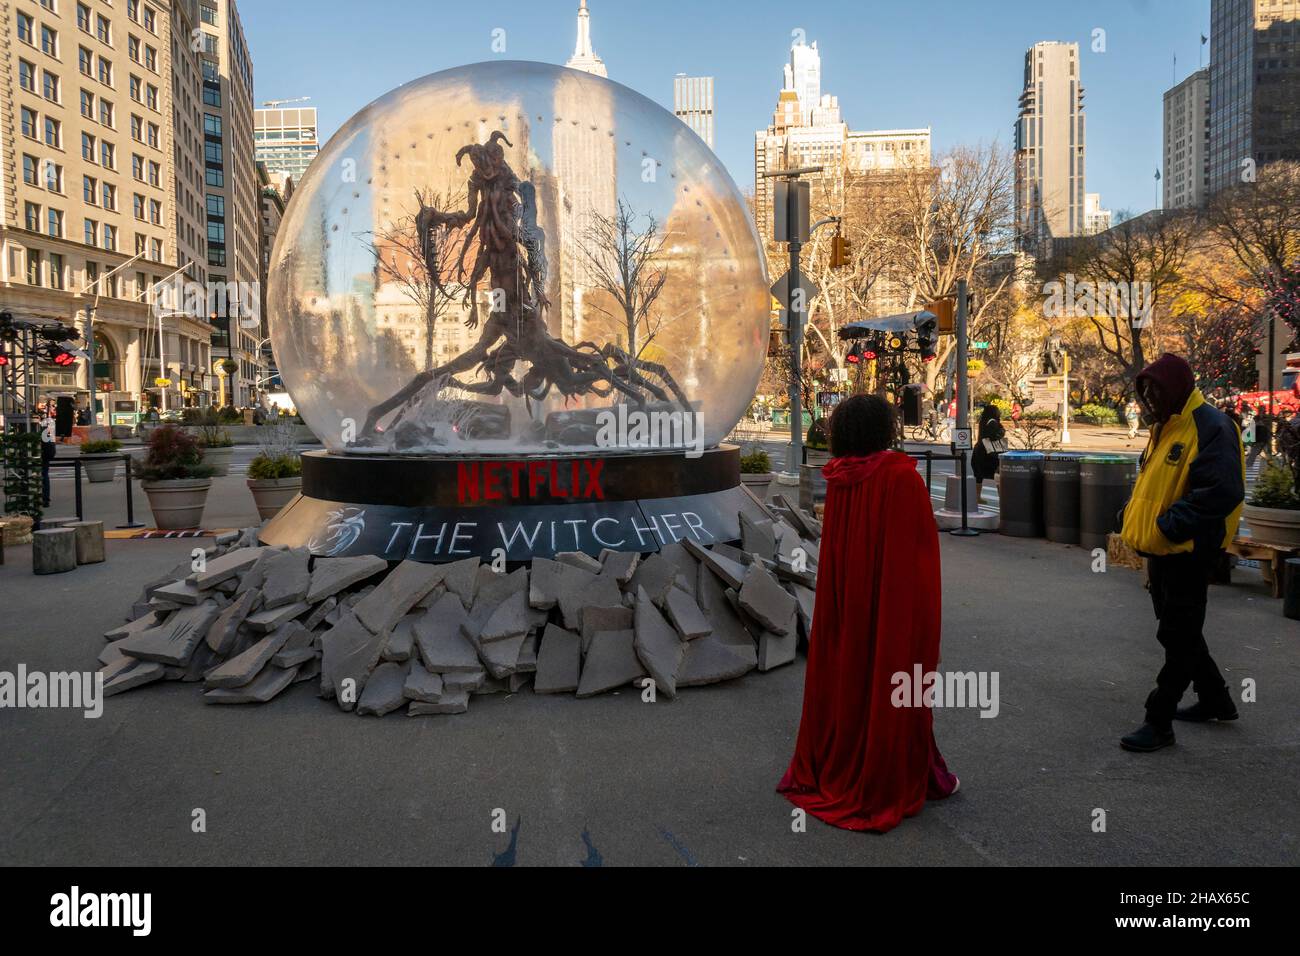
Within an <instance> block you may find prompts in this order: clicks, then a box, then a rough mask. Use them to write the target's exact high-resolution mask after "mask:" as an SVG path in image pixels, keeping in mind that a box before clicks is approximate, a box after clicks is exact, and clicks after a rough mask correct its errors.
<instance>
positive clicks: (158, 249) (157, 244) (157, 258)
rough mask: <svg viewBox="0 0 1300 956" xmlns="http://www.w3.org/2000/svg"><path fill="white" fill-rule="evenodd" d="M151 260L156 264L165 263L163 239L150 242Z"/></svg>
mask: <svg viewBox="0 0 1300 956" xmlns="http://www.w3.org/2000/svg"><path fill="white" fill-rule="evenodd" d="M149 258H150V259H152V260H153V261H154V262H162V261H163V244H162V240H161V239H150V240H149Z"/></svg>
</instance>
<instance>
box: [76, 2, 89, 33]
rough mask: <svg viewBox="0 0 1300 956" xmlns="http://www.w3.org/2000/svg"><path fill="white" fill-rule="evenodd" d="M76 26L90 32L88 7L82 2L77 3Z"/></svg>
mask: <svg viewBox="0 0 1300 956" xmlns="http://www.w3.org/2000/svg"><path fill="white" fill-rule="evenodd" d="M77 26H78V27H79V28H80V29H82V30H84V31H85V32H86V33H89V32H90V7H88V6H86V5H85V4H84V3H79V4H77Z"/></svg>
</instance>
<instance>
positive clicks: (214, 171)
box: [204, 166, 226, 264]
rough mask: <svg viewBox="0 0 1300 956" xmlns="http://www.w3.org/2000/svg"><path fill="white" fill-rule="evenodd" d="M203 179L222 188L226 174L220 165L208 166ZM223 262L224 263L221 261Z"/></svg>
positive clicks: (224, 184)
mask: <svg viewBox="0 0 1300 956" xmlns="http://www.w3.org/2000/svg"><path fill="white" fill-rule="evenodd" d="M204 181H205V182H206V183H207V184H208V185H209V186H215V187H217V188H218V189H224V188H225V186H226V174H225V173H224V172H223V171H222V169H221V167H220V166H215V167H214V166H209V167H207V169H206V170H205V175H204ZM221 264H224V263H221Z"/></svg>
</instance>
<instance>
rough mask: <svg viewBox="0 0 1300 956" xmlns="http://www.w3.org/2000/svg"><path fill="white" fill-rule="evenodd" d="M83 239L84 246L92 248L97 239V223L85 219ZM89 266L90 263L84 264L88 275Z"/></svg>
mask: <svg viewBox="0 0 1300 956" xmlns="http://www.w3.org/2000/svg"><path fill="white" fill-rule="evenodd" d="M83 237H84V241H85V243H86V245H88V246H93V245H94V244H95V243H96V242H97V241H98V239H99V223H97V222H96V221H95V220H93V219H87V220H86V228H85V232H84V234H83ZM90 265H91V264H90V263H86V270H87V273H89V270H90Z"/></svg>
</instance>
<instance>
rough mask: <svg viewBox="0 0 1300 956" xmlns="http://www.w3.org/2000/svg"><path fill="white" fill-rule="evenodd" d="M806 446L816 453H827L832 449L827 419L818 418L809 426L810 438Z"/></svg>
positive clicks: (805, 442) (805, 441)
mask: <svg viewBox="0 0 1300 956" xmlns="http://www.w3.org/2000/svg"><path fill="white" fill-rule="evenodd" d="M804 444H805V445H806V446H807V447H809V448H812V449H813V450H815V451H826V449H828V448H829V447H830V432H829V429H828V428H827V425H826V419H824V418H818V419H817V420H816V421H814V422H813V423H812V424H811V425H809V426H808V437H807V438H806V439H805V440H804Z"/></svg>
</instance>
